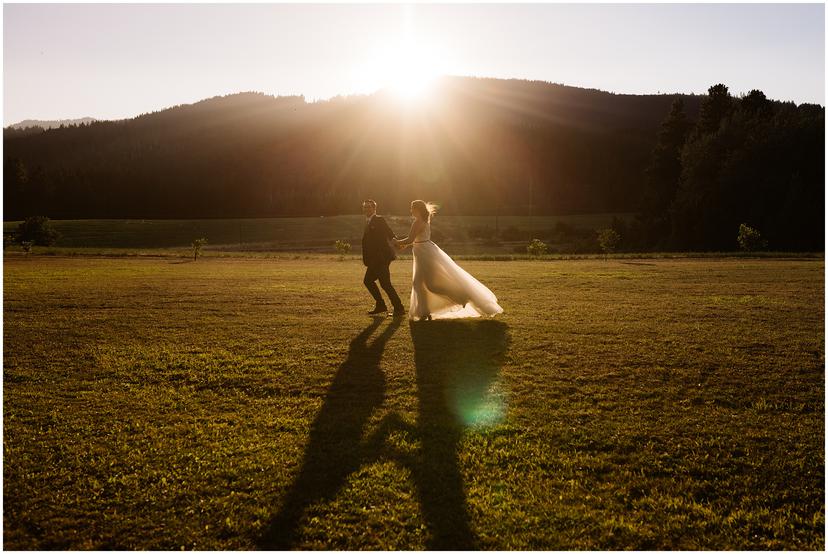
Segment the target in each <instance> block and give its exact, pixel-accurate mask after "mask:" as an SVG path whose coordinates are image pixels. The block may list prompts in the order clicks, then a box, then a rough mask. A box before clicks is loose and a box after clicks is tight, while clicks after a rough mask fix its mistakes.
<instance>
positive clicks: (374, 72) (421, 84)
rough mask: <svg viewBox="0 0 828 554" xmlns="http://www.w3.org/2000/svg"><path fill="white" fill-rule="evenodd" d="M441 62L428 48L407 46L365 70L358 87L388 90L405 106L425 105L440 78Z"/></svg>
mask: <svg viewBox="0 0 828 554" xmlns="http://www.w3.org/2000/svg"><path fill="white" fill-rule="evenodd" d="M436 60H437V58H436V57H435V56H434V55H433V54H432V53H431V52H430V51H429V50H428V49H427V48H425V47H422V46H418V45H416V44H413V43H410V42H407V43H404V44H401V45H400V46H399V47H398V48H395V49H392V50H388V51H385V52H383V53H382V54H380V55H379V56H378V57H377V59H376V60H374V61H373V62H372V63H368V64H366V65H365V66H363V67H362V69H361V71H359V72H358V74H357V76H356V83H355V84H356V87H355V88H358V89H360V90H363V91H365V92H371V91H375V90H380V89H384V90H388V91H389V92H391V93H392V94H394V96H396V97H397V98H399V99H400V100H401V101H403V102H405V103H413V102H420V101H423V100H424V99H425V98H427V96H428V92H429V90H430V89H431V86H432V85H433V84H434V81H435V80H436V78H437V76H438V75H439V68H438V63H437V61H436Z"/></svg>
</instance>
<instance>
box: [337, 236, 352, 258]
mask: <svg viewBox="0 0 828 554" xmlns="http://www.w3.org/2000/svg"><path fill="white" fill-rule="evenodd" d="M334 248H336V251H337V252H339V259H340V260H341V259H344V258H345V254H347V253H348V252H350V251H351V243H350V242H348V241H345V240H338V241H336V242H335V243H334Z"/></svg>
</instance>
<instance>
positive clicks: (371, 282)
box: [362, 262, 403, 310]
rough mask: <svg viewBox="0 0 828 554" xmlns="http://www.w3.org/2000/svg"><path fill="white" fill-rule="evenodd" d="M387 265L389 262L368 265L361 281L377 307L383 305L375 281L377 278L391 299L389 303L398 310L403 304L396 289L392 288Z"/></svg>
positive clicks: (383, 301)
mask: <svg viewBox="0 0 828 554" xmlns="http://www.w3.org/2000/svg"><path fill="white" fill-rule="evenodd" d="M389 265H391V263H390V262H389V263H387V264H380V265H369V266H368V267H367V268H366V269H365V278H364V279H363V280H362V282H363V283H364V284H365V288H367V289H368V292H370V293H371V296H373V297H374V300H376V302H377V307H382V306H385V300H383V299H382V295H381V294H380V291H379V287H377V283H376V281H377V280H379V282H380V286H382V290H384V291H385V294H387V295H388V299H389V300H391V305H392V306H394V309H395V310H399V309H401V308H402V307H403V305H402V302H401V301H400V297H399V296H398V295H397V291H396V290H394V285H392V284H391V271H390V270H389V268H388V266H389Z"/></svg>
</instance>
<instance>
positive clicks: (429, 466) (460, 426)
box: [260, 320, 509, 550]
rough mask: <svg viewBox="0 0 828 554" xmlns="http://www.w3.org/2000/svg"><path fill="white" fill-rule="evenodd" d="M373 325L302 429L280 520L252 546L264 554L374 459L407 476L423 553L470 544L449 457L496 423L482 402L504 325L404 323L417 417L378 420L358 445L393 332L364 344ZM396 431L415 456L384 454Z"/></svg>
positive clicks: (380, 388) (487, 399) (354, 344)
mask: <svg viewBox="0 0 828 554" xmlns="http://www.w3.org/2000/svg"><path fill="white" fill-rule="evenodd" d="M381 321H382V320H375V321H374V322H373V323H372V324H371V325H369V326H368V328H366V329H365V330H364V331H363V332H362V333H360V334H359V335H358V336H357V337H356V338H355V339H354V340H353V341H351V348H350V350H349V353H348V358H347V359H346V360H345V362H344V363H343V364H342V366H341V367H340V369H339V371H338V372H337V374H336V377H335V378H334V381H333V384H332V385H331V388H330V390H329V392H328V395H327V397H326V398H325V403H324V405H323V406H322V409H321V410H320V412H319V415H318V416H317V418H316V421H314V423H313V425H312V427H311V433H310V442H309V444H308V446H307V449H306V450H305V458H304V460H303V462H302V468H301V470H300V472H299V476H298V477H297V478H296V480H295V481H294V483H293V485H292V487H291V489H290V491H289V492H288V493H287V495H286V499H285V501H284V504H283V505H282V508H281V510H280V512H279V514H278V515H277V516H276V517H275V518H274V519H273V521H272V522H271V524H270V526H269V528H268V530H267V532H266V534H265V535H264V537H263V538H262V540H261V541H260V545H261V546H262V547H263V548H266V549H270V550H287V549H289V548H291V547H292V546H293V545H294V543H295V539H296V531H297V528H298V526H299V523H300V520H301V518H302V516H303V514H304V512H305V510H306V509H307V508H308V507H309V506H310V505H312V504H314V503H316V502H318V501H320V500H327V499H330V498H332V497H333V496H334V495H335V494H336V493H337V492H338V490H339V489H340V487H341V486H342V485H343V483H344V482H345V480H346V479H347V477H348V475H349V474H351V473H352V472H354V471H356V470H358V469H359V467H360V466H361V465H362V464H368V463H372V462H374V461H376V460H377V459H380V458H387V459H393V460H395V461H397V462H398V463H400V464H401V465H403V466H405V467H408V468H409V469H410V471H411V474H412V476H413V478H414V483H415V486H416V488H417V493H418V498H419V502H420V506H421V511H422V515H423V518H424V519H425V523H426V525H427V527H428V531H429V532H428V542H427V548H428V549H429V550H473V549H476V548H477V541H476V539H475V536H474V533H473V531H472V529H471V526H470V523H469V514H468V508H467V505H466V495H465V491H464V485H463V478H462V474H461V473H460V466H459V461H458V448H459V445H460V441H461V439H462V437H463V433H464V432H465V430H466V428H468V427H473V426H478V425H488V424H494V423H497V422H498V421H499V420H500V418H501V417H502V416H503V415H504V412H505V406H502V405H500V404H498V399H497V398H494V397H493V396H492V395H491V393H490V387H491V386H492V384H493V383H494V382H495V380H496V378H497V376H498V374H499V372H500V368H501V366H502V365H503V360H504V356H505V354H506V351H507V348H508V342H509V341H508V336H507V326H506V325H505V324H504V323H502V322H499V321H492V320H476V321H468V320H467V321H433V322H417V323H412V324H410V330H411V339H412V341H413V344H414V362H415V366H416V367H415V370H416V377H417V398H418V403H419V414H418V416H417V422H416V424H414V425H411V424H409V423H407V422H405V421H403V420H402V419H401V418H400V417H398V416H397V415H396V414H390V415H388V416H386V417H385V418H384V419H383V421H382V422H381V423H380V425H379V426H378V428H377V430H376V431H375V432H374V433H372V434H371V436H369V437H368V438H367V439H366V440H365V441H364V442H360V439H361V437H362V435H363V433H364V429H365V425H366V423H367V421H368V419H369V418H370V417H371V414H372V413H373V411H374V410H375V409H377V408H379V407H380V405H381V404H382V402H383V398H384V394H385V393H384V390H385V380H384V377H383V375H382V371H381V369H380V367H379V362H380V358H381V356H382V352H383V349H384V348H385V343H386V342H387V340H388V339H389V338H390V337H391V335H392V334H393V333H394V332H395V331H396V329H397V327H398V326H399V321H395V322H392V323H391V324H390V325H389V326H388V327H386V328H385V329H384V330H383V331H382V332H381V333H380V335H379V336H378V337H377V338H376V339H374V341H373V342H372V343H371V344H370V345H369V344H367V339H368V337H369V336H370V335H371V333H373V332H374V331H375V330H376V329H377V328H378V326H379V325H380V323H381ZM395 431H402V432H405V433H407V434H409V435H410V436H412V437H413V438H414V439H415V440H416V441H417V442H419V444H420V449H419V450H418V451H417V453H416V454H414V455H407V454H403V453H401V452H399V451H396V450H394V449H393V448H392V447H390V446H389V445H388V441H387V437H388V435H389V434H390V433H392V432H395Z"/></svg>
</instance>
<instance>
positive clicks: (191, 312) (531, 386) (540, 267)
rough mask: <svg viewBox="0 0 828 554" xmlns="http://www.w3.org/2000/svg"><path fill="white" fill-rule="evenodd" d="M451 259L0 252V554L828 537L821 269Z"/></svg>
mask: <svg viewBox="0 0 828 554" xmlns="http://www.w3.org/2000/svg"><path fill="white" fill-rule="evenodd" d="M463 265H464V267H466V268H467V269H468V270H469V271H470V272H471V273H472V274H474V275H476V276H477V277H478V278H480V280H481V281H483V282H484V283H485V284H487V285H488V286H489V287H490V288H491V289H492V290H493V291H494V292H495V293H496V294H497V295H498V298H499V300H500V303H501V305H502V306H503V307H504V309H505V313H504V314H503V315H502V316H499V317H498V318H497V319H495V320H486V321H474V320H471V321H454V322H446V321H435V322H423V323H416V324H409V323H408V322H407V321H394V320H391V319H371V318H369V317H368V316H366V315H365V314H364V311H365V309H366V308H368V307H370V302H369V299H370V298H369V296H368V294H367V292H366V291H364V289H363V288H362V285H361V278H362V267H361V265H360V263H359V261H358V260H356V259H347V260H345V261H341V262H340V261H337V260H336V258H335V257H333V256H331V257H330V258H327V259H300V260H292V259H253V258H236V259H220V258H209V257H208V258H205V259H202V260H199V261H198V262H195V263H192V262H186V261H185V260H183V259H175V258H158V259H147V258H91V257H75V258H63V257H40V256H31V257H23V256H17V255H7V256H6V257H5V260H4V291H3V293H4V300H3V305H4V325H5V332H4V337H3V345H4V359H3V362H4V375H3V381H4V395H3V412H4V436H3V444H4V460H3V461H4V465H3V473H4V491H3V494H4V517H3V528H4V547H5V548H6V549H58V548H94V549H136V548H137V549H180V548H185V549H255V548H306V549H316V548H326V549H422V548H430V549H444V548H449V549H463V548H480V549H504V550H510V549H514V550H522V549H678V548H682V549H820V550H821V549H823V547H824V545H825V541H824V521H825V520H824V515H825V511H824V508H825V506H824V498H825V496H824V492H825V491H824V471H825V460H824V451H825V447H824V439H825V437H824V386H825V382H824V376H825V374H824V364H825V357H824V286H823V282H824V281H823V279H824V262H823V260H822V259H812V260H808V259H804V260H745V259H677V260H670V259H665V260H646V261H645V260H621V259H618V260H613V259H611V260H607V261H603V260H574V261H540V262H539V261H535V262H532V261H512V262H504V263H496V262H486V261H467V262H464V263H463ZM392 278H393V281H394V283H395V284H396V286H397V289H398V290H399V291H401V293H403V294H401V295H402V296H403V298H404V299H405V301H406V304H407V293H408V290H409V289H408V286H407V283H409V282H410V278H411V267H410V262H407V261H405V262H397V263H395V264H394V265H392Z"/></svg>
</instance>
